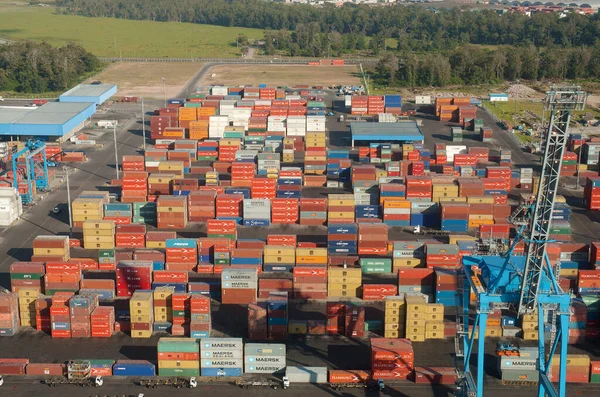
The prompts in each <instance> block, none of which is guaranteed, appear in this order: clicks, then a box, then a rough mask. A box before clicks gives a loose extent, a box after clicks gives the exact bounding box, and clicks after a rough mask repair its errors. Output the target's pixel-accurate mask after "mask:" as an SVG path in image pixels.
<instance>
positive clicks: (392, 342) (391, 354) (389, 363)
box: [371, 338, 415, 380]
mask: <svg viewBox="0 0 600 397" xmlns="http://www.w3.org/2000/svg"><path fill="white" fill-rule="evenodd" d="M414 357H415V354H414V351H413V347H412V343H411V341H410V340H407V339H386V338H371V375H372V377H373V379H383V380H388V379H393V380H400V379H405V380H408V379H409V378H410V377H412V375H413V370H414Z"/></svg>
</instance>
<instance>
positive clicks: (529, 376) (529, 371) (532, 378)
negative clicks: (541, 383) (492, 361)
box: [498, 347, 540, 382]
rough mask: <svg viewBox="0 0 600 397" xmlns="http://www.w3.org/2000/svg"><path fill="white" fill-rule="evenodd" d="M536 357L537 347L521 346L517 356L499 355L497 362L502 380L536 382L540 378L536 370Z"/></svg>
mask: <svg viewBox="0 0 600 397" xmlns="http://www.w3.org/2000/svg"><path fill="white" fill-rule="evenodd" d="M538 357H539V354H538V349H537V348H531V347H521V348H520V349H519V356H518V357H514V356H513V357H511V356H502V357H500V360H498V363H499V370H500V376H501V379H502V381H504V382H515V381H519V382H523V381H529V382H537V381H538V380H539V378H540V375H539V372H538V370H537V361H538Z"/></svg>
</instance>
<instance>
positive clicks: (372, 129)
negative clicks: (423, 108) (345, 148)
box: [350, 121, 423, 148]
mask: <svg viewBox="0 0 600 397" xmlns="http://www.w3.org/2000/svg"><path fill="white" fill-rule="evenodd" d="M350 133H351V134H352V147H353V148H354V142H355V141H367V142H390V143H391V142H422V141H423V133H422V132H421V129H420V128H419V126H418V125H417V123H416V122H415V121H404V122H399V123H368V122H367V123H351V124H350Z"/></svg>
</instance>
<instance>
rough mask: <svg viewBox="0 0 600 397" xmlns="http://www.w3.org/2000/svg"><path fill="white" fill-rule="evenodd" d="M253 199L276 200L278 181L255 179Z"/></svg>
mask: <svg viewBox="0 0 600 397" xmlns="http://www.w3.org/2000/svg"><path fill="white" fill-rule="evenodd" d="M251 186H252V191H251V193H252V198H253V199H274V198H276V197H277V179H275V178H254V179H252V184H251Z"/></svg>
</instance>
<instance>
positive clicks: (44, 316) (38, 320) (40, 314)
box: [35, 297, 52, 334]
mask: <svg viewBox="0 0 600 397" xmlns="http://www.w3.org/2000/svg"><path fill="white" fill-rule="evenodd" d="M50 306H52V298H48V297H44V298H39V299H36V301H35V329H37V330H38V331H42V332H44V333H46V334H50V333H51V332H52V321H51V316H50Z"/></svg>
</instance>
